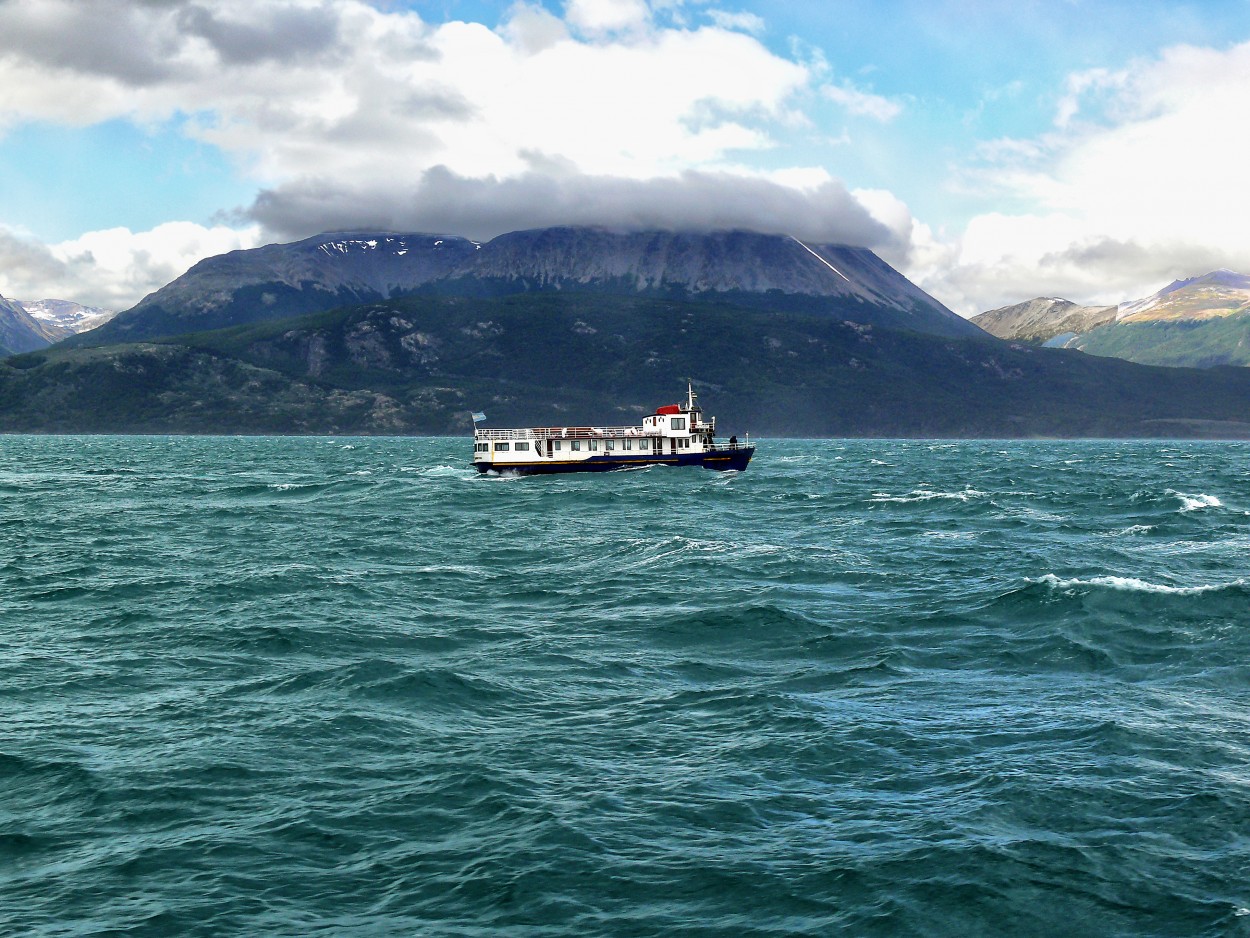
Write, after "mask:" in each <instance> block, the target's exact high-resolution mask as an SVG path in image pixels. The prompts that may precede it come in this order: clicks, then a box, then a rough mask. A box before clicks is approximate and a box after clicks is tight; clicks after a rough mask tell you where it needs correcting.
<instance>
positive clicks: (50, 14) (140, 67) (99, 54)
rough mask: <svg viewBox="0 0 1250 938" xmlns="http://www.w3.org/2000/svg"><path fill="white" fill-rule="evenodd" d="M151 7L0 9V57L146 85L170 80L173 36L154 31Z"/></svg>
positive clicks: (89, 4) (13, 5) (85, 2)
mask: <svg viewBox="0 0 1250 938" xmlns="http://www.w3.org/2000/svg"><path fill="white" fill-rule="evenodd" d="M151 17H152V14H151V12H150V8H135V7H132V6H130V5H129V4H126V3H106V2H102V0H80V2H78V3H74V4H68V3H58V4H46V5H45V4H36V3H29V2H27V3H18V2H8V3H2V4H0V57H11V58H17V59H25V60H27V61H30V62H33V63H36V64H39V65H44V66H52V67H54V68H61V69H66V70H69V71H75V72H81V73H85V74H90V75H103V76H108V77H111V78H116V79H117V80H118V81H120V82H122V83H123V84H127V85H132V86H145V85H152V84H156V83H158V82H160V81H162V80H164V79H167V78H169V77H170V76H171V74H172V72H173V69H172V68H171V66H170V64H169V62H170V59H171V57H172V56H173V54H174V53H175V52H176V49H177V43H176V39H175V37H171V36H169V35H168V33H164V32H163V31H161V30H159V29H154V28H153V26H152V22H151Z"/></svg>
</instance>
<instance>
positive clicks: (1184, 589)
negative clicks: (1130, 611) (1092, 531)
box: [1029, 573, 1246, 596]
mask: <svg viewBox="0 0 1250 938" xmlns="http://www.w3.org/2000/svg"><path fill="white" fill-rule="evenodd" d="M1029 582H1030V583H1042V584H1045V585H1046V586H1049V587H1050V588H1052V589H1056V590H1061V591H1065V592H1067V591H1070V590H1077V589H1082V588H1091V587H1101V588H1103V589H1110V590H1118V591H1121V592H1126V593H1159V594H1163V595H1168V596H1197V595H1199V594H1202V593H1216V592H1219V591H1220V590H1226V589H1232V588H1235V587H1239V586H1245V585H1246V581H1245V580H1244V579H1241V578H1238V579H1236V580H1233V581H1232V582H1231V583H1208V584H1203V585H1200V586H1169V585H1168V584H1166V583H1151V582H1149V581H1147V580H1142V579H1138V578H1137V577H1131V576H1094V577H1090V578H1089V579H1085V580H1083V579H1080V578H1079V577H1072V578H1070V579H1065V578H1063V577H1058V576H1055V575H1054V574H1053V573H1047V574H1046V575H1045V576H1042V577H1036V578H1033V577H1030V578H1029Z"/></svg>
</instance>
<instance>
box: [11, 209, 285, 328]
mask: <svg viewBox="0 0 1250 938" xmlns="http://www.w3.org/2000/svg"><path fill="white" fill-rule="evenodd" d="M259 236H260V231H259V228H257V227H256V226H252V227H250V228H246V229H242V230H239V229H234V228H229V227H225V226H215V227H212V228H207V227H204V226H202V225H196V224H192V223H191V222H167V223H165V224H162V225H158V226H157V227H155V228H153V229H151V230H150V231H138V232H132V231H130V230H129V229H126V228H111V229H107V230H102V231H90V232H87V233H86V234H83V235H82V236H80V237H78V238H74V239H72V240H69V241H63V242H61V243H59V244H52V245H45V244H42V243H40V242H39V241H37V240H35V239H33V238H30V237H29V236H24V235H22V234H21V233H18V232H12V231H7V230H5V229H2V228H0V294H2V295H4V296H7V297H10V298H14V299H21V300H41V299H50V298H51V299H67V300H74V301H76V302H79V303H83V304H85V305H88V306H100V307H103V308H105V309H113V310H121V309H127V308H129V307H131V306H133V305H134V304H135V303H137V302H138V301H139V300H140V299H142V298H143V297H144V296H145V295H147V294H148V293H151V292H152V291H154V290H157V289H159V288H160V287H162V286H164V285H165V284H166V283H168V282H169V281H171V280H173V279H174V278H175V277H179V276H181V275H182V274H184V273H186V271H187V269H188V268H189V267H191V265H193V264H194V263H196V262H197V261H199V260H201V259H202V258H204V257H209V256H211V255H214V254H223V253H225V252H227V251H234V250H238V249H240V248H250V247H255V246H256V245H257V244H258V242H259Z"/></svg>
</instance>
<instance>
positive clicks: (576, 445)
mask: <svg viewBox="0 0 1250 938" xmlns="http://www.w3.org/2000/svg"><path fill="white" fill-rule="evenodd" d="M564 442H566V441H564V440H552V441H551V451H552V452H553V453H558V452H560V451H561V450H562V449H563V444H564ZM567 442H568V444H569V449H570V450H572V451H573V452H575V453H577V452H581V449H582V443H583V442H585V444H586V449H587V450H589V451H591V452H596V451H597V450H598V449H599V441H598V440H585V441H583V440H568V441H567ZM676 442H677V448H678V449H690V437H688V436H687V437H678V438H677V440H676ZM617 443H620V444H621V446H620V448H621V449H625V450H632V449H633V448H634V444H635V443H637V444H638V448H639V449H640V450H649V449H651V440H649V439H639V440H630V439H625V440H604V441H603V448H604V449H605V450H607V451H608V452H612V451H613V450H615V449H616V448H617V447H616V444H617ZM655 448H656V450H657V451H658V450H659V449H660V448H661V445H660V443H659V442H657V443H656V445H655ZM473 451H474V452H475V453H488V452H490V444H489V443H474V444H473ZM529 451H530V443H529V442H528V441H518V442H516V443H496V444H495V452H496V453H508V452H513V453H528V452H529Z"/></svg>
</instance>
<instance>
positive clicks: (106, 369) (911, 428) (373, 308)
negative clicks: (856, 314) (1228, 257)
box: [0, 294, 1250, 437]
mask: <svg viewBox="0 0 1250 938" xmlns="http://www.w3.org/2000/svg"><path fill="white" fill-rule="evenodd" d="M687 377H689V378H692V379H693V380H694V382H695V385H696V388H697V389H698V390H699V391H700V392H701V393H702V394H703V400H704V403H705V404H706V406H707V407H708V409H709V411H710V412H711V413H714V414H716V415H717V416H718V417H719V426H720V428H721V430H722V431H723V432H725V433H726V434H728V433H739V434H740V433H742V432H744V431H747V430H749V431H751V432H752V433H755V434H766V435H785V436H947V437H950V436H970V437H972V436H1170V435H1208V436H1246V435H1250V423H1243V422H1241V421H1242V420H1243V417H1244V415H1245V413H1246V412H1247V406H1246V404H1247V402H1250V370H1247V371H1242V370H1240V369H1215V370H1211V371H1197V370H1189V369H1153V368H1145V367H1141V366H1138V365H1133V364H1130V363H1127V362H1121V361H1115V360H1108V359H1097V358H1092V357H1089V356H1085V355H1082V354H1080V353H1078V352H1073V351H1067V350H1049V349H1036V348H1029V347H1025V346H1021V345H1010V344H1007V343H1004V342H1000V341H998V340H994V339H989V338H987V339H947V338H938V337H934V336H932V335H920V334H916V333H907V332H899V331H893V330H889V329H883V328H880V327H874V326H870V325H865V324H860V323H855V322H847V321H840V320H835V319H833V318H831V317H829V316H828V315H820V314H812V313H801V312H793V313H779V312H768V311H753V310H746V309H742V308H740V307H732V306H723V305H716V304H712V303H707V302H700V303H681V302H675V301H668V300H657V299H646V298H638V297H615V296H608V295H602V294H599V295H567V294H529V295H518V296H510V297H504V298H496V299H489V298H483V299H466V298H459V297H448V298H428V297H427V298H416V297H411V298H407V299H403V300H396V301H388V302H385V303H374V304H368V305H365V306H359V307H354V308H349V309H342V310H337V311H333V312H328V313H318V314H315V315H310V316H304V317H299V318H295V319H287V320H281V321H272V322H266V323H262V324H257V325H250V326H241V327H236V328H233V329H229V330H222V331H218V332H210V333H201V334H196V335H187V336H179V337H177V338H171V339H167V340H162V341H160V342H150V343H144V344H133V345H115V346H106V347H102V348H94V349H65V348H53V349H50V350H46V351H43V352H38V353H34V354H31V355H25V356H19V357H17V358H12V359H8V360H6V361H4V362H0V429H3V430H8V431H60V432H69V431H79V432H101V431H108V432H194V433H234V432H242V433H272V432H292V433H375V434H376V433H387V434H390V433H395V434H402V433H467V432H468V429H469V422H468V416H467V415H468V413H469V411H470V410H472V409H482V410H485V411H486V412H487V413H488V415H489V416H490V423H491V424H493V425H495V426H501V425H509V424H520V425H560V424H567V423H577V424H616V423H623V422H634V421H636V420H637V419H638V418H639V417H641V416H642V415H643V414H645V413H649V412H651V410H652V408H654V407H655V406H656V405H657V404H662V403H667V402H671V401H675V400H677V399H678V398H679V397H680V395H681V393H682V391H683V390H684V381H685V379H686V378H687Z"/></svg>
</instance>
